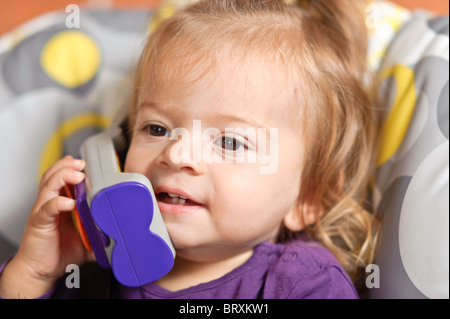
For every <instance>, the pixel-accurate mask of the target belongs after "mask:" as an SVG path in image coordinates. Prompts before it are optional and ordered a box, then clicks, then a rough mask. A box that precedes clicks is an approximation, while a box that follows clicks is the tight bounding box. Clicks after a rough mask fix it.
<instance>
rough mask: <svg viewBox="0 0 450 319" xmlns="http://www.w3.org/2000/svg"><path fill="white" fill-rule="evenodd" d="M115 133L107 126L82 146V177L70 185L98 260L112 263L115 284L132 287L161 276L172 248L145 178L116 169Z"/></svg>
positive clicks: (171, 258)
mask: <svg viewBox="0 0 450 319" xmlns="http://www.w3.org/2000/svg"><path fill="white" fill-rule="evenodd" d="M120 136H121V132H120V131H119V130H109V131H106V132H104V133H101V134H98V135H96V136H93V137H91V138H89V139H88V140H86V142H84V144H83V145H82V148H81V154H82V157H83V159H84V160H85V161H86V168H85V172H86V180H85V182H83V183H81V184H79V185H77V186H76V187H75V196H76V199H77V205H76V206H77V210H78V214H79V217H80V219H81V222H82V224H83V227H84V230H85V232H86V234H87V237H88V238H89V242H90V244H91V247H92V250H93V252H94V254H95V256H96V258H97V262H98V264H99V265H100V266H101V267H103V268H112V271H113V274H114V276H115V278H116V279H117V280H118V281H119V282H120V283H121V284H123V285H125V286H132V287H136V286H142V285H145V284H147V283H150V282H153V281H155V280H157V279H159V278H161V277H163V276H164V275H166V274H167V273H168V272H169V271H170V270H171V269H172V267H173V263H174V258H175V249H174V248H173V245H172V242H171V240H170V237H169V234H168V232H167V230H166V227H165V225H164V222H163V220H162V217H161V213H160V211H159V207H158V204H157V202H156V197H155V194H154V192H153V189H152V186H151V184H150V181H149V180H148V179H147V178H146V177H145V176H143V175H141V174H134V173H121V172H120V169H119V167H118V162H117V155H116V151H115V144H117V143H119V142H120Z"/></svg>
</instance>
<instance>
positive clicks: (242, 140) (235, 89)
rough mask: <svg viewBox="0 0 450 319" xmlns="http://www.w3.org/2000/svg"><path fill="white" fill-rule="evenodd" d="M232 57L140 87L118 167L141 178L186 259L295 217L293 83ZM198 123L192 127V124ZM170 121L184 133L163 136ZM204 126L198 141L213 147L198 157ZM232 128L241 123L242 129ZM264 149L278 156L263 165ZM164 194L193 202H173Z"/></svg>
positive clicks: (234, 247)
mask: <svg viewBox="0 0 450 319" xmlns="http://www.w3.org/2000/svg"><path fill="white" fill-rule="evenodd" d="M233 62H234V63H233ZM233 62H232V61H228V62H227V61H221V65H220V66H218V67H215V69H214V70H212V71H211V72H209V74H208V75H206V76H205V77H204V78H202V80H200V81H197V82H195V83H193V84H190V85H189V87H186V86H180V87H179V88H175V90H173V89H174V87H172V88H171V90H165V89H164V88H158V89H157V90H153V91H152V90H151V89H149V90H148V91H146V93H145V94H146V96H143V98H142V101H144V102H143V104H145V105H142V106H141V107H140V110H139V112H138V115H137V118H136V126H135V128H134V129H135V131H134V134H133V138H132V141H131V145H130V148H129V152H128V155H127V159H126V164H125V171H127V172H137V173H141V174H143V175H145V176H147V177H148V178H149V180H150V182H151V183H152V185H153V188H154V190H155V194H156V196H157V199H158V205H159V207H160V210H161V213H162V216H163V219H164V221H165V223H166V226H167V229H168V231H169V234H170V236H171V238H172V240H173V243H174V246H175V248H176V250H177V255H178V256H180V257H183V258H185V259H189V260H196V261H212V260H219V259H223V258H227V257H231V256H234V255H237V254H239V253H243V252H247V251H249V250H251V249H252V248H253V247H254V246H255V245H256V244H258V243H260V242H262V241H264V240H273V239H275V237H276V236H277V234H278V231H279V229H280V226H281V225H282V224H283V221H284V220H285V219H288V218H290V220H291V221H292V220H297V221H298V218H296V217H294V216H297V215H296V214H297V213H298V211H297V206H298V195H299V191H300V173H301V167H302V152H303V148H302V134H301V132H302V129H301V127H299V125H298V123H297V122H296V120H294V118H295V116H294V114H295V113H294V112H295V111H294V101H295V96H296V92H294V89H293V88H290V87H289V86H288V85H287V84H286V83H285V81H284V80H283V79H284V78H285V77H284V76H283V74H281V73H282V72H281V71H277V72H278V73H276V72H274V71H270V70H267V68H266V69H264V68H265V67H267V66H266V65H264V63H256V64H255V65H253V66H248V65H247V66H243V64H242V63H240V64H239V63H235V61H233ZM286 82H287V81H286ZM174 91H175V92H176V94H173V92H174ZM194 120H195V121H196V122H195V124H194ZM199 121H201V122H199ZM199 125H201V132H198V130H197V132H194V131H195V130H196V129H198V128H199ZM175 128H183V129H182V130H176V132H183V131H184V135H182V136H181V137H178V139H177V140H174V139H172V140H171V139H169V137H168V136H170V132H171V131H173V130H174V129H175ZM207 128H214V130H213V131H208V132H213V134H212V136H211V137H210V140H209V141H210V142H209V143H208V142H207V141H205V140H203V142H202V143H201V149H202V150H205V149H207V146H208V145H209V146H212V149H209V150H210V152H209V151H208V154H210V155H211V154H213V155H212V157H208V158H206V157H204V156H202V155H200V158H199V153H198V150H199V148H198V147H199V146H198V145H199V144H198V141H199V136H201V134H206V133H205V131H206V129H207ZM237 128H241V129H248V130H247V131H246V132H247V135H249V136H247V137H245V136H244V134H239V132H236V129H237ZM226 129H228V130H227V131H230V130H231V129H233V130H232V131H233V132H231V133H225V132H226ZM258 129H265V131H264V130H259V131H258ZM271 129H272V130H271ZM274 129H276V130H277V133H278V134H275V130H274ZM249 132H254V133H255V134H254V135H255V136H250V135H252V134H248V133H249ZM263 134H267V136H268V138H267V139H266V138H265V137H266V135H263ZM261 135H262V136H263V137H264V139H263V138H262V136H261ZM234 138H235V140H233V139H234ZM258 138H259V139H260V140H259V141H258ZM270 138H271V139H272V141H271V142H270V143H276V144H270V143H269V142H267V141H268V140H269V139H270ZM189 139H191V140H189ZM247 139H248V140H247ZM262 141H264V142H267V145H265V150H264V149H261V148H262V147H264V145H263V142H262ZM186 142H188V144H187V145H188V147H185V146H186V144H183V143H186ZM196 143H197V145H196ZM183 145H184V146H183ZM226 145H228V146H226ZM246 145H247V146H248V149H247V148H246ZM189 146H190V147H189ZM224 147H225V148H224ZM195 152H197V153H195ZM270 152H272V154H270V157H269V158H270V161H277V162H276V163H275V164H276V165H273V164H274V163H271V164H272V167H275V169H273V170H272V171H270V172H269V173H268V174H267V171H266V173H263V172H264V169H262V168H264V167H266V168H267V167H268V165H269V164H268V163H267V162H261V161H262V157H261V154H262V155H264V154H268V153H270ZM274 152H275V153H276V154H275V155H276V156H274V154H273V153H274ZM195 156H196V158H195ZM255 158H256V160H254V159H255ZM211 159H213V160H211ZM266 160H267V157H266ZM227 161H228V162H227ZM230 161H231V162H232V163H230ZM166 193H173V194H176V195H182V196H184V197H187V198H189V199H191V200H192V201H194V202H195V203H193V202H191V201H189V200H185V203H183V200H181V202H180V200H179V199H177V200H175V201H173V200H172V199H171V198H170V197H169V196H168V195H167V194H166ZM172 201H173V202H172ZM298 222H299V223H300V221H298ZM299 227H300V226H299Z"/></svg>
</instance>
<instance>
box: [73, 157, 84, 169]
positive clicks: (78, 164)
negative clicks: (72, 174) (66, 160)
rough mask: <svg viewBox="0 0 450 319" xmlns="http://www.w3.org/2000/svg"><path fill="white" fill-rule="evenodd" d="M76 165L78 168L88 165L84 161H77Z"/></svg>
mask: <svg viewBox="0 0 450 319" xmlns="http://www.w3.org/2000/svg"><path fill="white" fill-rule="evenodd" d="M75 163H76V164H77V166H78V167H80V168H83V167H84V165H86V162H85V161H84V160H83V159H77V160H75Z"/></svg>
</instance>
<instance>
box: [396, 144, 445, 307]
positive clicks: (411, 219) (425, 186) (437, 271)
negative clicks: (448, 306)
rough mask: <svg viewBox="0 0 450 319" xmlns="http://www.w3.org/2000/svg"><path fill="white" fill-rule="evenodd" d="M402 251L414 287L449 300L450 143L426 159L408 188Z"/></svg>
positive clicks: (401, 233)
mask: <svg viewBox="0 0 450 319" xmlns="http://www.w3.org/2000/svg"><path fill="white" fill-rule="evenodd" d="M399 248H400V255H401V258H402V262H403V266H404V267H405V270H406V273H407V274H408V276H409V278H410V279H411V281H412V282H413V284H414V285H415V286H416V287H417V288H418V289H419V290H420V291H421V292H422V293H423V294H424V295H426V296H427V297H429V298H449V142H448V141H446V142H445V143H443V144H441V145H440V146H439V147H437V148H436V149H435V150H434V151H433V152H432V153H430V154H429V155H428V157H426V158H425V159H424V160H423V162H422V163H421V164H420V166H419V167H418V168H417V171H416V172H415V173H414V176H413V177H412V179H411V182H410V184H409V186H408V189H407V191H406V194H405V198H404V202H403V206H402V209H401V215H400V224H399Z"/></svg>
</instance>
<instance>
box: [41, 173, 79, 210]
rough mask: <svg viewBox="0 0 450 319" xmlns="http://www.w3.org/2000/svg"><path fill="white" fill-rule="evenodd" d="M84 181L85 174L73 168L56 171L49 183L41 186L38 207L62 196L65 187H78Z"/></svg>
mask: <svg viewBox="0 0 450 319" xmlns="http://www.w3.org/2000/svg"><path fill="white" fill-rule="evenodd" d="M83 180H84V173H83V172H80V171H78V170H75V169H73V168H68V167H64V168H61V169H59V170H58V171H56V172H55V173H54V174H53V175H52V176H50V178H49V179H48V180H47V182H46V183H45V184H44V185H42V186H41V189H40V191H39V194H38V197H37V200H36V206H37V207H38V208H39V207H40V205H42V204H44V203H45V202H47V201H49V200H50V199H52V198H54V197H57V196H59V195H60V190H61V189H62V188H63V187H64V186H65V185H68V184H69V185H76V184H79V183H81V182H82V181H83Z"/></svg>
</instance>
